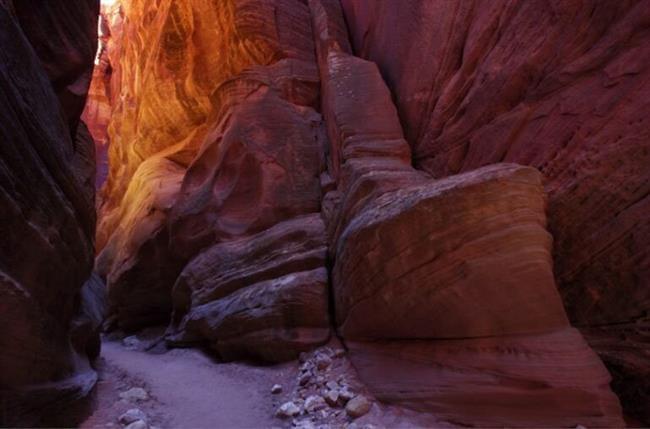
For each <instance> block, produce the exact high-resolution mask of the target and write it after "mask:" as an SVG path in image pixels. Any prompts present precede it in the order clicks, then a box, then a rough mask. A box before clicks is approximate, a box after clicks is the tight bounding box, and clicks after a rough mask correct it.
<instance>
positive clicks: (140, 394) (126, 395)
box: [120, 387, 149, 401]
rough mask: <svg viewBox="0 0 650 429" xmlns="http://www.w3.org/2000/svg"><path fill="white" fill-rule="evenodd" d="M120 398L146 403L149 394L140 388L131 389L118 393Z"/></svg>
mask: <svg viewBox="0 0 650 429" xmlns="http://www.w3.org/2000/svg"><path fill="white" fill-rule="evenodd" d="M120 398H121V399H124V400H126V401H146V400H147V399H149V394H148V393H147V391H146V390H144V389H143V388H141V387H132V388H131V389H129V390H127V391H126V392H122V393H120Z"/></svg>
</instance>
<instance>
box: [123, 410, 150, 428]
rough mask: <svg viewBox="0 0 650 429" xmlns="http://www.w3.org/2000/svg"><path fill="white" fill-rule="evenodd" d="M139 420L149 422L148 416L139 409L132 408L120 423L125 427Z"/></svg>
mask: <svg viewBox="0 0 650 429" xmlns="http://www.w3.org/2000/svg"><path fill="white" fill-rule="evenodd" d="M137 420H142V421H145V422H146V421H147V415H146V414H145V413H143V412H142V410H140V409H138V408H131V409H130V410H128V411H127V412H125V413H124V414H122V415H121V416H120V418H119V421H120V423H122V424H123V425H128V424H131V423H133V422H135V421H137Z"/></svg>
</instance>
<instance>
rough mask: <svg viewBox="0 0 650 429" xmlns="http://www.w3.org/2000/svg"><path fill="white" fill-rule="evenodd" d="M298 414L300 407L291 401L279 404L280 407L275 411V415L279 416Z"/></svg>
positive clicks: (285, 416) (286, 416)
mask: <svg viewBox="0 0 650 429" xmlns="http://www.w3.org/2000/svg"><path fill="white" fill-rule="evenodd" d="M298 414H300V408H298V406H297V405H296V404H295V403H294V402H292V401H289V402H285V403H284V404H282V405H280V408H278V410H277V411H276V412H275V415H276V416H277V417H280V418H288V417H293V416H297V415H298Z"/></svg>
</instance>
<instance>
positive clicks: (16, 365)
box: [0, 1, 103, 427]
mask: <svg viewBox="0 0 650 429" xmlns="http://www.w3.org/2000/svg"><path fill="white" fill-rule="evenodd" d="M34 3H35V2H29V1H27V2H13V3H12V2H11V1H9V2H7V1H4V2H0V236H2V241H1V244H0V325H2V331H1V332H0V348H2V351H3V352H2V354H1V355H0V368H1V370H0V403H1V404H2V409H1V410H0V424H1V425H3V426H4V425H6V426H19V427H23V426H32V425H36V424H46V425H55V424H66V423H62V422H61V421H59V420H57V418H58V417H59V413H60V412H61V410H62V409H63V408H64V407H65V406H67V405H68V403H69V402H72V401H75V400H76V399H79V398H81V397H84V396H85V395H86V394H87V393H88V392H89V391H90V389H91V388H92V387H93V385H94V383H95V380H96V374H95V372H94V371H93V370H92V368H91V367H90V365H89V361H88V358H89V357H91V358H93V357H96V356H97V354H98V352H99V350H98V346H99V337H98V327H99V323H100V322H101V318H102V312H103V308H102V301H103V298H102V294H103V289H102V286H101V285H100V284H98V283H97V282H96V280H97V279H96V278H91V279H89V277H90V274H91V270H92V264H93V254H94V252H93V236H94V228H95V212H94V186H93V179H94V174H95V172H94V169H95V164H94V147H93V142H92V139H90V136H89V134H88V132H87V129H86V128H85V126H84V125H83V124H82V123H81V124H79V115H80V114H81V109H82V108H83V104H84V100H85V94H86V91H87V89H88V85H89V83H90V82H89V76H90V73H91V71H92V59H93V56H94V47H95V45H96V42H95V40H96V39H95V38H96V27H95V24H96V18H95V17H96V12H97V9H98V4H97V2H94V1H82V2H76V3H77V4H76V5H72V4H70V3H69V2H63V1H52V2H47V4H44V5H40V4H39V5H38V7H37V6H36V5H35V4H34ZM68 424H69V423H68Z"/></svg>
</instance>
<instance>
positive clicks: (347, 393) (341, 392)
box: [339, 386, 354, 403]
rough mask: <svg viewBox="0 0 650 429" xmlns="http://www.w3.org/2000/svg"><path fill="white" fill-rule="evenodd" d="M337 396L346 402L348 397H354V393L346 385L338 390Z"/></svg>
mask: <svg viewBox="0 0 650 429" xmlns="http://www.w3.org/2000/svg"><path fill="white" fill-rule="evenodd" d="M339 397H340V398H341V400H342V401H343V402H346V403H347V402H348V401H349V400H350V399H352V398H354V393H352V392H350V391H349V390H348V389H347V386H346V387H344V388H342V389H341V390H339Z"/></svg>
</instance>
